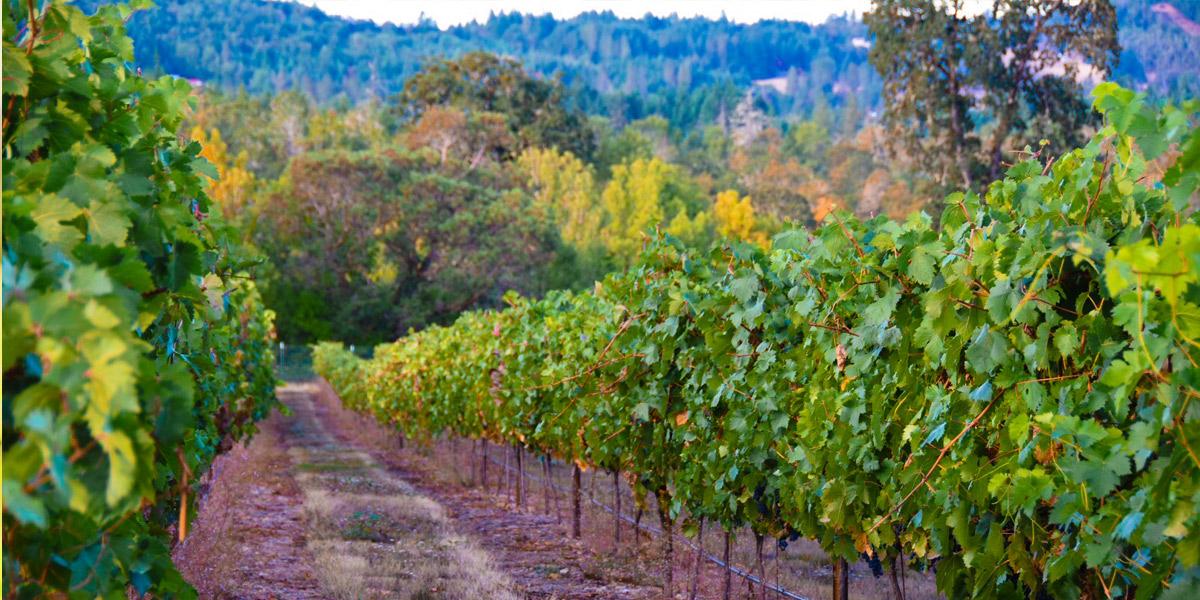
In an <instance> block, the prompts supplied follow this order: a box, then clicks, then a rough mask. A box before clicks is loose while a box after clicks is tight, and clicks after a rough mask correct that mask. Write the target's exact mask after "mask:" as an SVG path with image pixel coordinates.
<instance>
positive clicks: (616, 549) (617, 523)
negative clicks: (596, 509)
mask: <svg viewBox="0 0 1200 600" xmlns="http://www.w3.org/2000/svg"><path fill="white" fill-rule="evenodd" d="M613 505H614V506H615V510H614V511H613V557H614V558H615V557H617V556H618V555H620V553H621V470H620V469H617V470H615V471H613ZM634 535H637V533H636V532H635V533H634Z"/></svg>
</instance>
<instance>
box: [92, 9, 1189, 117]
mask: <svg viewBox="0 0 1200 600" xmlns="http://www.w3.org/2000/svg"><path fill="white" fill-rule="evenodd" d="M97 4H99V0H85V1H83V2H81V5H82V6H84V7H85V8H88V7H92V6H95V5H97ZM157 4H158V5H159V7H158V8H157V9H154V10H150V11H145V12H144V13H141V14H138V15H136V16H135V17H134V18H133V19H132V20H131V21H130V23H129V30H130V33H131V35H132V37H133V39H134V40H135V42H136V48H137V59H138V63H139V64H141V65H143V67H145V68H151V67H154V68H158V69H161V70H162V71H163V72H166V73H169V74H173V75H178V76H182V77H187V78H195V79H200V80H202V81H204V82H205V83H206V84H207V85H218V86H221V87H225V88H230V89H234V88H238V87H245V88H246V89H247V90H249V91H250V92H251V93H255V94H264V93H278V92H282V91H284V90H288V89H297V90H301V91H303V92H305V93H306V94H308V95H310V96H313V97H314V98H316V99H317V100H319V101H324V100H330V99H333V98H337V97H340V96H345V97H346V98H348V99H350V100H352V101H358V100H362V99H364V98H366V97H368V96H371V95H374V96H376V97H380V98H386V97H388V96H390V95H391V94H393V93H395V92H396V91H397V90H398V89H399V88H400V86H401V85H402V84H403V82H404V80H405V79H407V78H408V77H410V76H411V75H412V74H413V73H415V72H417V70H418V69H419V68H420V66H421V63H422V62H423V61H425V60H427V59H428V58H430V57H436V56H448V57H453V56H458V55H461V54H463V53H465V52H468V51H471V50H486V51H488V52H493V53H496V54H500V55H505V56H511V57H513V58H516V59H518V60H520V61H521V62H522V63H523V64H524V65H525V67H526V68H527V69H528V70H529V71H530V72H532V73H536V74H540V75H543V76H549V75H552V74H554V73H560V72H561V73H562V75H563V78H564V81H565V83H567V85H568V86H569V87H571V88H573V89H575V90H576V91H577V94H576V96H575V98H574V101H576V102H578V103H579V104H580V106H581V107H583V108H584V109H585V110H587V112H589V113H591V114H602V115H606V116H610V117H613V118H614V119H615V120H617V121H619V122H627V121H630V120H635V119H638V118H641V117H643V116H646V115H649V114H659V115H661V116H664V117H666V118H668V119H669V120H670V121H671V122H672V123H675V124H680V125H689V124H694V123H696V122H697V121H698V120H700V115H701V114H704V115H705V116H707V117H708V118H710V119H711V116H712V114H714V113H715V112H716V111H717V110H718V108H719V107H718V105H720V104H722V103H723V104H724V105H726V106H728V105H729V104H730V100H731V99H734V100H733V101H736V98H737V97H738V96H739V92H738V91H737V90H739V89H745V88H747V87H749V86H751V85H752V84H753V83H754V82H756V81H757V82H759V83H760V84H761V85H759V86H757V87H758V89H759V90H760V91H761V92H762V97H763V104H764V107H766V108H768V109H769V110H770V111H771V112H776V113H779V114H785V115H786V114H800V115H808V114H810V113H811V112H812V110H813V109H814V108H815V107H817V106H819V105H822V104H824V103H829V104H831V105H833V106H835V107H836V106H840V105H842V104H844V103H846V102H848V101H850V99H851V98H853V99H854V102H855V103H856V104H857V105H858V106H859V107H860V108H862V109H863V110H870V111H875V110H878V109H879V108H880V107H881V106H882V104H881V102H882V98H881V91H882V84H881V82H880V79H879V76H878V74H876V72H875V70H874V69H873V68H871V66H870V65H869V64H868V62H867V49H866V45H867V44H866V42H867V41H868V39H869V38H870V34H869V32H868V31H867V28H866V27H865V26H864V25H863V24H862V22H861V20H859V19H857V18H855V17H854V16H853V15H847V16H842V17H834V18H831V19H830V20H828V21H827V22H826V23H824V24H821V25H817V26H812V25H808V24H805V23H797V22H787V21H763V22H759V23H755V24H751V25H747V24H740V23H734V22H730V21H712V20H707V19H680V18H674V17H669V18H658V17H645V18H642V19H620V18H617V17H616V16H615V15H613V14H611V13H588V14H583V15H580V16H578V17H575V18H572V19H567V20H555V19H554V18H552V17H550V16H545V15H543V16H533V15H522V14H515V13H510V14H501V15H496V16H494V17H492V18H491V19H490V20H488V22H486V23H482V24H468V25H462V26H457V27H452V28H450V29H448V30H447V31H441V30H439V29H438V28H437V27H435V26H434V25H433V24H432V23H425V24H420V25H407V26H395V25H376V24H374V23H370V22H365V21H352V20H348V19H342V18H337V17H331V16H329V15H326V14H325V13H323V12H321V11H320V10H317V9H315V8H310V7H306V6H302V5H299V4H294V3H291V2H272V1H264V0H160V1H159V2H157ZM1115 4H1116V6H1117V10H1118V21H1119V23H1120V28H1121V29H1120V39H1121V44H1122V46H1123V47H1124V52H1122V54H1121V61H1120V65H1119V66H1118V68H1117V69H1116V71H1115V73H1114V75H1115V77H1114V79H1115V80H1116V81H1118V82H1120V83H1122V84H1124V85H1126V86H1129V87H1133V88H1143V87H1145V88H1148V89H1149V90H1150V91H1152V92H1154V93H1157V94H1160V95H1169V96H1171V97H1172V98H1174V99H1178V98H1181V97H1185V96H1188V95H1191V96H1195V95H1196V93H1197V92H1198V91H1200V78H1197V77H1196V76H1195V71H1196V68H1195V66H1196V65H1197V64H1200V37H1198V36H1196V35H1195V33H1192V32H1189V31H1188V30H1187V29H1186V28H1185V26H1181V25H1180V21H1179V20H1178V18H1173V16H1172V14H1171V13H1169V12H1157V11H1154V10H1152V9H1151V7H1152V6H1154V5H1155V3H1154V2H1153V1H1152V0H1118V1H1117V2H1115ZM1174 6H1175V7H1176V8H1177V10H1178V13H1179V15H1182V17H1183V18H1184V19H1189V18H1190V19H1191V20H1193V21H1195V20H1198V19H1200V4H1196V3H1193V2H1175V3H1174ZM859 17H861V15H859Z"/></svg>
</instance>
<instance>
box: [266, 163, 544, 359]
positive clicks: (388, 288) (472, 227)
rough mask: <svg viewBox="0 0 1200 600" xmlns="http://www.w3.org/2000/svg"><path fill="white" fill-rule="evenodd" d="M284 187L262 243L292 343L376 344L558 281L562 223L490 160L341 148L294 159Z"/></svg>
mask: <svg viewBox="0 0 1200 600" xmlns="http://www.w3.org/2000/svg"><path fill="white" fill-rule="evenodd" d="M279 188H280V189H279V190H278V191H277V192H275V193H274V194H273V195H272V196H271V197H270V198H269V199H267V201H265V202H262V203H261V205H260V206H259V209H260V211H259V213H258V216H259V220H260V221H261V222H262V223H263V224H262V226H260V227H259V228H258V233H257V235H256V238H255V241H256V243H257V245H258V246H259V247H260V248H261V249H262V250H263V251H264V252H265V253H267V255H268V256H269V257H270V258H271V261H272V263H273V265H274V267H275V268H276V270H277V272H276V273H274V274H273V275H272V276H271V277H270V278H268V282H267V285H266V286H265V290H264V295H265V296H266V298H267V301H268V304H269V305H270V306H272V307H274V308H275V310H276V312H277V313H278V314H279V315H280V333H281V335H282V336H283V337H284V338H285V339H286V340H288V341H294V342H308V341H312V340H315V339H320V338H329V337H333V338H336V339H340V340H344V341H347V342H351V343H377V342H381V341H384V340H387V339H390V338H393V337H395V336H397V335H400V334H403V333H404V332H406V331H408V329H409V328H422V327H425V326H426V325H429V324H435V323H447V322H449V321H451V320H453V319H454V318H455V317H457V316H458V314H459V313H461V312H462V311H464V310H467V309H469V308H475V307H486V306H490V305H495V304H497V303H499V301H500V297H501V296H502V295H503V294H504V292H505V291H507V290H511V289H515V290H518V291H520V292H522V293H540V292H543V291H544V288H545V286H546V285H547V284H552V283H554V282H552V281H548V280H547V278H546V277H545V276H544V275H545V273H544V271H545V268H546V267H547V265H549V264H551V263H552V261H553V260H554V259H555V255H556V251H557V249H558V246H557V235H556V234H555V231H554V229H553V226H552V225H550V224H549V223H547V222H546V221H545V220H544V219H543V218H541V215H539V213H538V212H537V211H536V210H535V209H534V207H533V203H532V199H531V198H530V197H529V195H528V194H527V193H526V192H525V191H524V190H523V189H522V187H521V186H520V185H519V182H518V181H517V180H516V179H515V178H514V177H513V176H512V175H511V174H507V173H506V172H504V171H500V170H496V169H493V168H492V167H491V166H490V165H489V164H487V163H485V164H483V165H479V166H478V167H476V168H474V169H472V168H470V166H469V165H467V164H464V161H462V160H459V159H454V158H453V157H452V158H451V159H450V160H447V161H446V162H442V161H441V160H439V158H438V157H437V156H436V155H435V154H434V153H433V152H429V151H425V152H418V153H414V152H407V151H398V150H384V151H379V152H376V151H365V152H346V151H330V152H324V153H317V154H306V155H303V156H300V157H297V158H295V159H293V161H292V163H291V165H290V167H289V169H288V172H287V176H286V177H284V178H283V179H282V181H281V185H280V186H279Z"/></svg>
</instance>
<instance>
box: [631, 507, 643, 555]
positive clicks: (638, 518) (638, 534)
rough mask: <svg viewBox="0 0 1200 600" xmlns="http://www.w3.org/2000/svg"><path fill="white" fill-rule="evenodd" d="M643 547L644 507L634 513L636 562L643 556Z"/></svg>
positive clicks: (634, 551)
mask: <svg viewBox="0 0 1200 600" xmlns="http://www.w3.org/2000/svg"><path fill="white" fill-rule="evenodd" d="M641 549H642V507H640V506H639V507H638V509H637V512H635V513H633V558H634V561H635V562H636V561H637V560H638V559H640V558H641V554H642V553H641Z"/></svg>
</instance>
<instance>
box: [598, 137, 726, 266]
mask: <svg viewBox="0 0 1200 600" xmlns="http://www.w3.org/2000/svg"><path fill="white" fill-rule="evenodd" d="M703 202H704V200H703V198H702V197H701V196H700V194H699V190H698V189H696V187H695V184H694V183H693V182H691V181H690V180H689V179H688V178H687V176H686V175H685V174H684V173H682V172H681V171H680V170H679V169H678V168H677V167H674V166H672V165H669V164H667V163H664V162H663V161H661V160H659V159H657V158H652V159H650V160H645V159H641V158H639V159H637V160H635V161H633V162H632V163H629V164H625V165H617V166H616V167H613V177H612V180H611V181H610V182H609V183H608V186H607V187H605V188H604V194H603V203H604V209H605V211H606V212H607V213H608V214H607V218H608V222H607V224H606V225H605V227H604V230H603V235H604V243H605V245H606V246H607V247H608V250H609V253H610V254H611V255H612V256H613V258H614V260H616V262H617V264H619V265H621V266H624V265H628V264H631V263H632V262H633V260H634V259H636V258H637V255H638V252H639V251H640V250H641V247H642V240H643V238H644V235H645V234H646V233H647V232H648V231H650V230H652V229H653V228H654V227H656V226H660V225H666V226H668V230H669V231H670V232H671V233H673V234H676V235H678V236H680V237H682V238H684V241H685V242H689V243H695V244H701V243H703V242H705V241H707V240H706V239H705V238H707V234H708V232H707V218H708V217H707V215H705V214H702V213H703V211H702V208H703Z"/></svg>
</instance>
